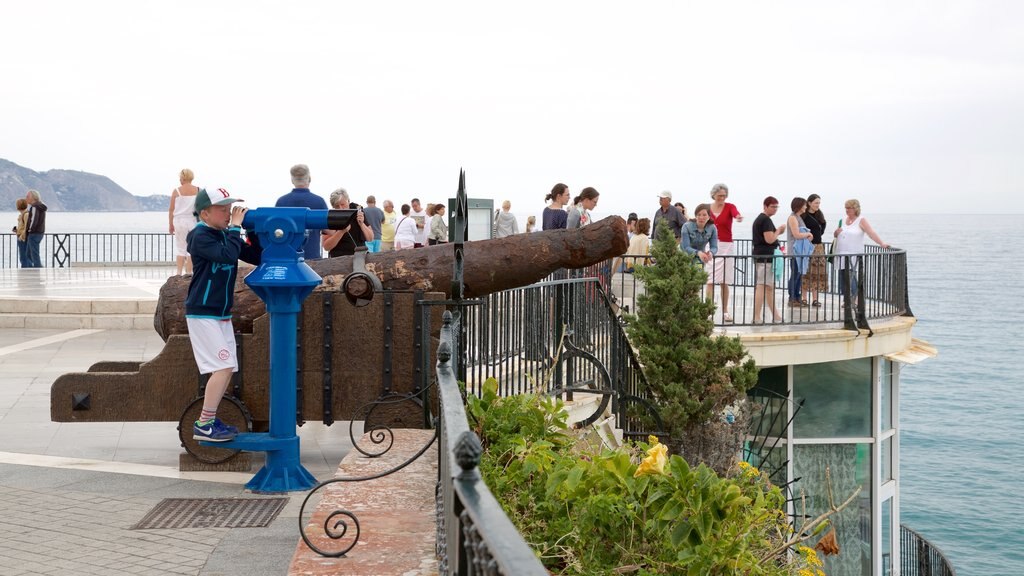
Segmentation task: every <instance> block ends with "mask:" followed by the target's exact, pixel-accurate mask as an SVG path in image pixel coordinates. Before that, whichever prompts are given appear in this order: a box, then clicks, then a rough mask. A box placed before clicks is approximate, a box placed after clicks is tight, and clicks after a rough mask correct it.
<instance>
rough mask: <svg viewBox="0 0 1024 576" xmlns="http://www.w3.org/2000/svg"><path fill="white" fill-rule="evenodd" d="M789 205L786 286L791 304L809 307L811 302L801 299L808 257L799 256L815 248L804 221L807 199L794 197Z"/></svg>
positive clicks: (807, 254)
mask: <svg viewBox="0 0 1024 576" xmlns="http://www.w3.org/2000/svg"><path fill="white" fill-rule="evenodd" d="M789 207H790V208H791V209H792V210H793V213H792V214H790V215H789V218H788V219H787V221H786V251H787V252H789V258H787V260H789V280H788V281H787V282H786V288H787V290H788V291H789V305H790V306H791V307H794V308H799V307H801V306H803V307H808V306H810V305H811V304H810V303H809V302H807V301H806V300H803V299H801V290H800V282H801V280H803V272H804V270H806V263H807V260H808V259H807V258H800V257H799V256H809V255H810V254H811V252H812V251H813V250H814V247H813V246H811V242H810V240H811V238H813V237H814V235H813V234H811V232H810V229H809V228H807V225H806V224H805V223H804V218H803V214H804V212H806V211H807V200H804V199H803V198H800V197H796V198H793V201H792V202H790V203H789ZM801 240H803V241H804V242H801ZM801 264H804V266H802V265H801Z"/></svg>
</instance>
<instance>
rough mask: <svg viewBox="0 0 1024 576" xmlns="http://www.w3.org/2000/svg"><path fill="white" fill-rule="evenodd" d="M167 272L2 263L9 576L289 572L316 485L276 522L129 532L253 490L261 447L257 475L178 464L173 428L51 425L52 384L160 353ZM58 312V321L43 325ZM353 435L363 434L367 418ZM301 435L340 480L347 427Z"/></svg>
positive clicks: (311, 427) (318, 469) (0, 447)
mask: <svg viewBox="0 0 1024 576" xmlns="http://www.w3.org/2000/svg"><path fill="white" fill-rule="evenodd" d="M171 272H173V270H171V269H161V268H155V267H145V268H100V269H86V268H78V269H70V270H60V269H49V268H44V269H41V270H20V269H19V270H0V315H2V316H0V317H2V318H4V320H2V322H7V323H4V324H0V328H2V329H0V573H2V574H4V575H5V576H6V575H11V576H18V575H22V574H33V575H34V574H103V575H107V576H110V575H118V574H194V575H205V576H220V575H234V574H246V575H249V574H253V575H271V574H286V573H288V570H289V566H290V564H291V560H292V556H293V554H294V552H295V549H296V543H297V542H298V541H299V539H300V537H299V532H298V511H299V506H300V505H301V503H302V499H303V498H305V496H306V492H296V493H290V494H288V495H287V496H288V498H289V504H288V505H287V506H286V507H285V509H284V511H283V512H282V513H281V514H280V515H279V516H278V517H277V518H276V519H275V520H274V521H273V522H272V523H271V524H270V526H268V527H266V528H231V529H226V528H216V529H181V530H177V529H176V530H131V527H132V526H133V525H134V524H135V523H136V522H138V521H139V520H140V519H142V517H143V516H145V514H146V513H148V512H149V511H150V510H151V509H152V508H153V506H155V505H156V504H157V503H159V501H160V500H161V499H162V498H233V497H251V496H252V494H250V493H249V492H247V491H246V490H245V489H244V484H245V482H247V481H248V480H249V479H250V478H252V476H253V474H254V473H255V471H256V470H257V469H258V467H259V466H260V465H261V464H262V461H261V460H262V455H259V454H254V460H255V462H254V465H253V470H252V472H251V473H239V472H180V471H179V470H178V458H179V455H180V454H181V453H182V449H181V447H180V445H179V440H178V433H177V429H176V423H175V422H102V423H81V422H78V423H60V422H51V421H50V386H51V384H52V383H53V382H54V380H55V379H56V378H57V377H58V376H60V375H61V374H64V373H67V372H74V371H83V370H85V369H87V368H88V367H89V366H90V365H91V364H93V363H94V362H96V361H99V360H111V361H137V362H139V361H146V360H149V359H151V358H153V357H154V356H155V355H156V354H157V353H158V352H159V351H160V350H161V349H162V347H163V341H162V340H161V339H160V337H159V336H157V334H156V332H155V331H154V330H153V328H152V310H153V308H152V307H153V306H155V302H156V295H157V292H158V290H159V287H160V286H161V285H162V284H163V282H164V280H165V279H166V278H167V277H168V276H169V275H170V273H171ZM118 316H127V317H132V323H131V325H132V326H139V324H136V323H135V318H134V317H136V316H138V317H144V318H145V323H144V324H143V326H144V328H143V329H121V328H111V327H104V326H105V324H104V323H105V322H107V321H108V320H111V319H112V318H116V317H118ZM54 317H58V320H60V322H58V321H57V320H52V322H54V324H52V325H51V324H47V323H46V322H49V321H51V320H46V321H44V320H40V319H50V318H54ZM12 318H20V319H21V322H22V323H21V324H20V325H17V322H16V321H14V320H11V319H12ZM76 318H77V319H78V320H77V321H71V322H69V323H68V324H64V323H63V322H64V321H67V320H74V319H76ZM81 318H86V319H88V320H87V322H88V323H87V324H85V325H83V323H82V321H81ZM11 323H13V324H15V325H13V326H12V325H11ZM114 324H117V323H116V322H113V323H111V325H114ZM30 325H31V326H39V327H29V326H30ZM44 326H47V327H44ZM354 434H355V436H356V437H357V438H358V437H359V436H361V435H362V426H361V425H360V424H359V423H356V426H355V427H354ZM298 435H299V437H300V442H301V454H300V457H301V460H302V463H303V465H304V466H305V467H306V468H307V469H308V470H309V471H310V472H311V473H312V474H313V475H314V476H316V477H317V478H318V479H320V480H324V479H327V478H331V477H333V475H334V473H335V471H336V470H337V467H338V464H339V462H341V461H342V459H343V458H344V457H345V455H346V454H348V452H349V450H350V448H351V442H350V440H349V429H348V422H337V423H335V424H334V425H332V426H329V427H328V426H324V425H323V424H319V423H314V422H309V423H307V424H305V425H303V426H302V427H300V428H299V429H298Z"/></svg>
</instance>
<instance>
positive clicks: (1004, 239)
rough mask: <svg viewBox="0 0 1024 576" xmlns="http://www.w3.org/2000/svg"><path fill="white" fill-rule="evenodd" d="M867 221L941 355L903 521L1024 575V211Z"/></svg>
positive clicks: (961, 557) (925, 367) (72, 226)
mask: <svg viewBox="0 0 1024 576" xmlns="http://www.w3.org/2000/svg"><path fill="white" fill-rule="evenodd" d="M652 212H653V210H652ZM518 216H519V222H520V226H521V227H524V225H525V221H526V217H525V216H526V215H525V214H523V215H518ZM864 216H865V217H866V218H867V219H868V220H869V221H870V222H871V224H872V227H873V228H874V229H875V230H876V231H877V232H878V234H879V235H880V236H881V237H882V239H884V240H885V241H886V242H888V243H889V244H891V245H892V246H896V247H899V248H903V249H905V250H907V253H908V265H909V268H910V271H909V272H910V288H909V290H910V306H911V309H912V311H913V313H914V316H915V317H917V320H918V324H917V325H916V326H915V327H914V336H915V337H917V338H919V339H922V340H926V341H927V342H929V343H931V344H932V345H934V346H935V347H936V348H938V351H939V354H938V357H937V358H933V359H929V360H926V361H924V362H922V363H920V364H917V365H914V366H906V367H904V369H903V371H902V373H901V383H900V399H899V400H900V426H901V430H902V431H901V436H900V445H901V446H900V477H901V480H900V481H901V487H900V495H901V502H900V511H901V516H902V522H903V523H904V524H906V525H907V526H909V527H910V528H913V529H914V530H916V531H917V532H919V533H920V534H922V535H923V536H924V537H925V538H927V539H928V540H929V541H930V542H931V543H932V544H934V545H936V546H937V547H939V548H940V549H941V550H942V551H943V553H944V554H945V555H946V556H947V558H949V559H950V560H951V561H952V563H953V566H954V567H955V569H956V571H957V574H958V575H959V576H975V575H977V576H993V575H1005V576H1019V575H1021V574H1024V527H1022V524H1024V495H1022V493H1024V416H1022V411H1024V378H1022V376H1021V374H1022V372H1024V370H1022V367H1021V365H1019V364H1018V362H1024V265H1022V264H1021V263H1020V262H1018V260H1017V252H1018V251H1017V250H1016V249H1015V248H1014V249H1009V248H1006V246H1010V247H1022V246H1024V225H1022V224H1021V220H1022V219H1024V215H1012V214H1011V215H1001V214H1000V215H991V214H985V215H981V214H978V215H958V214H929V215H926V214H878V215H874V214H869V213H865V214H864ZM595 217H597V218H600V217H601V215H600V214H595ZM838 218H839V215H838V214H836V215H833V216H832V217H830V218H829V223H830V226H834V221H835V220H837V219H838ZM14 220H15V214H14V213H11V212H7V213H0V222H11V223H12V224H13V222H14ZM779 220H781V218H779ZM737 226H738V228H737V231H738V232H739V234H737V235H738V236H740V237H747V238H749V231H748V230H747V233H746V234H743V231H744V230H746V228H747V226H745V225H744V224H740V225H737ZM47 229H48V231H51V232H54V231H58V230H60V231H65V232H111V231H115V230H116V231H121V232H166V230H167V215H166V213H163V212H142V213H110V212H105V213H69V212H51V213H50V214H49V215H48V216H47ZM980 231H985V232H984V234H982V233H981V232H980ZM993 239H996V240H999V242H998V243H997V242H994V241H993Z"/></svg>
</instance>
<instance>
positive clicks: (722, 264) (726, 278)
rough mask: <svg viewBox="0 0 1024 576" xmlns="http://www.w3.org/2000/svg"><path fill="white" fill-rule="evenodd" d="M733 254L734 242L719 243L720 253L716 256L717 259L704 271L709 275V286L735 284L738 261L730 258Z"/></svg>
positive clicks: (705, 267) (706, 266) (706, 265)
mask: <svg viewBox="0 0 1024 576" xmlns="http://www.w3.org/2000/svg"><path fill="white" fill-rule="evenodd" d="M731 254H732V242H719V243H718V253H717V254H715V258H714V259H713V260H711V262H708V263H707V264H705V265H704V271H705V272H707V274H708V284H732V283H733V281H734V279H735V278H734V276H733V271H734V270H735V268H736V260H735V258H729V257H728V256H730V255H731Z"/></svg>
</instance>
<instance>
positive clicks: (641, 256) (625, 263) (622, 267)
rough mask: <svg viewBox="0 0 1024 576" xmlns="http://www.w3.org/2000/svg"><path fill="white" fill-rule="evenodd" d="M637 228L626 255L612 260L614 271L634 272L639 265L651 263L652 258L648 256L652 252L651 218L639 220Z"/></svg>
mask: <svg viewBox="0 0 1024 576" xmlns="http://www.w3.org/2000/svg"><path fill="white" fill-rule="evenodd" d="M635 230H636V232H635V233H634V234H633V237H632V238H630V239H629V247H628V248H626V254H625V256H618V257H616V258H615V260H614V261H613V262H612V272H613V273H615V272H624V273H626V274H632V273H633V272H634V270H636V267H637V266H647V265H648V264H649V263H650V258H648V257H647V256H648V255H650V253H651V239H650V236H648V233H649V232H650V230H651V220H650V218H641V219H639V220H637V222H636V227H635Z"/></svg>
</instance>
